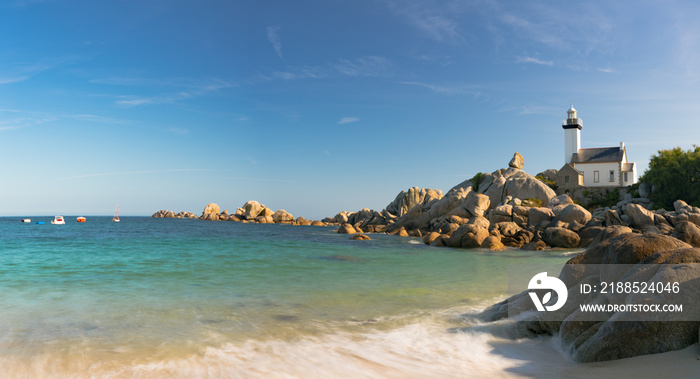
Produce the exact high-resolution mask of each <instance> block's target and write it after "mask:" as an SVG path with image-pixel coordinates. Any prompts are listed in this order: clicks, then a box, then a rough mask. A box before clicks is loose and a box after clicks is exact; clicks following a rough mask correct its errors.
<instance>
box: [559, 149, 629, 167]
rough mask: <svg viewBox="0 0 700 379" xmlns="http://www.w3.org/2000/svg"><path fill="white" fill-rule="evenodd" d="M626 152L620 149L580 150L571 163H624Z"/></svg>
mask: <svg viewBox="0 0 700 379" xmlns="http://www.w3.org/2000/svg"><path fill="white" fill-rule="evenodd" d="M624 154H625V151H624V150H622V149H620V148H619V147H599V148H595V149H579V151H578V153H574V155H573V156H572V157H571V163H597V162H622V158H623V157H624Z"/></svg>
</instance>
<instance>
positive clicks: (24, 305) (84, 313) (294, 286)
mask: <svg viewBox="0 0 700 379" xmlns="http://www.w3.org/2000/svg"><path fill="white" fill-rule="evenodd" d="M51 219H52V217H34V218H33V221H37V220H42V221H45V222H46V224H45V225H37V224H34V223H32V224H23V223H20V221H19V218H0V237H1V240H0V371H1V372H2V377H3V378H5V377H11V378H14V377H17V378H25V377H60V378H63V377H67V378H74V377H127V378H133V377H137V378H140V377H146V378H160V377H168V378H170V377H182V378H193V377H194V378H197V377H201V378H245V377H284V378H335V377H350V378H406V377H421V378H422V377H426V378H427V377H483V376H491V377H493V376H496V377H510V376H520V375H525V376H530V375H538V374H541V373H543V372H541V370H543V369H544V368H546V367H549V369H550V370H551V369H552V367H556V369H557V370H564V371H562V372H565V371H566V370H573V369H575V368H576V367H577V366H576V364H574V363H572V362H570V360H568V358H567V356H566V354H565V353H562V352H559V351H558V349H557V347H556V346H557V344H556V342H555V341H554V340H553V339H551V338H550V339H541V340H532V341H509V340H506V339H501V338H498V337H496V336H495V335H494V334H492V333H490V332H489V330H488V329H489V328H492V327H493V326H485V325H479V323H478V322H477V321H475V320H474V319H472V318H469V317H464V316H462V315H464V314H467V315H468V314H474V313H476V312H478V311H479V310H481V309H483V308H484V307H485V306H487V305H490V304H492V303H494V302H496V301H499V300H501V299H503V298H505V296H506V292H507V285H508V279H507V275H508V274H507V272H508V266H509V265H512V264H514V263H517V262H521V261H523V260H527V261H528V262H529V263H532V262H540V261H541V262H543V263H547V264H563V263H564V262H565V261H566V260H567V259H568V258H570V254H569V252H566V251H550V252H545V253H542V252H537V253H535V252H523V251H517V250H512V251H511V250H509V251H504V252H499V253H492V252H488V251H484V250H479V249H476V250H465V249H451V248H433V247H430V246H426V245H424V244H423V243H422V242H421V241H420V240H419V239H415V238H401V237H395V236H389V235H371V237H372V240H371V241H353V240H350V239H349V236H347V235H340V234H337V233H334V229H335V228H333V227H313V226H289V225H260V224H242V223H235V222H208V221H200V220H183V219H152V218H148V217H123V218H122V220H121V222H120V223H114V222H112V221H111V218H109V217H89V218H88V220H87V222H86V223H77V222H75V217H66V225H51V224H50V220H51ZM541 361H547V362H550V363H547V365H550V366H551V365H554V366H551V367H550V366H547V365H545V366H542V364H543V363H541Z"/></svg>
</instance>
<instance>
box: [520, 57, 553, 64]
mask: <svg viewBox="0 0 700 379" xmlns="http://www.w3.org/2000/svg"><path fill="white" fill-rule="evenodd" d="M515 63H534V64H539V65H543V66H554V62H553V61H544V60H541V59H539V58H534V57H518V58H517V59H516V60H515Z"/></svg>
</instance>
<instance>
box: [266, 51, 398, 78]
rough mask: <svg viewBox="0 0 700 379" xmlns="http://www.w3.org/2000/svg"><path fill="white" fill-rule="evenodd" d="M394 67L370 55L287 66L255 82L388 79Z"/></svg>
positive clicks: (378, 57) (382, 58)
mask: <svg viewBox="0 0 700 379" xmlns="http://www.w3.org/2000/svg"><path fill="white" fill-rule="evenodd" d="M393 70H394V65H393V64H392V63H391V62H390V61H389V60H388V59H386V58H384V57H381V56H377V55H371V56H365V57H359V58H355V59H344V58H343V59H338V60H337V61H336V62H333V63H330V64H326V65H323V66H308V65H307V66H289V67H286V68H285V69H284V70H278V71H273V72H272V73H271V74H268V75H260V76H258V77H257V78H256V80H264V81H271V80H289V81H291V80H300V79H324V78H330V77H338V76H369V77H372V76H373V77H389V76H392V75H393Z"/></svg>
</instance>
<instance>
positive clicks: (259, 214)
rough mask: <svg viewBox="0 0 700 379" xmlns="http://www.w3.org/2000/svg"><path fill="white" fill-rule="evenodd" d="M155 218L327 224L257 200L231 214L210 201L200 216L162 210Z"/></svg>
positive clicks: (155, 214)
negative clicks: (274, 208) (295, 216)
mask: <svg viewBox="0 0 700 379" xmlns="http://www.w3.org/2000/svg"><path fill="white" fill-rule="evenodd" d="M152 217H154V218H199V219H201V220H207V221H235V222H244V223H250V222H255V223H260V224H272V223H278V224H280V223H281V224H290V225H314V226H325V225H326V224H325V223H323V222H320V221H311V220H307V219H306V218H304V217H298V218H297V219H294V216H292V215H291V214H290V213H289V212H287V211H285V210H284V209H280V210H278V211H277V212H274V211H272V209H270V208H268V207H266V206H264V205H262V204H260V203H258V202H257V201H255V200H251V201H248V202H246V203H245V204H244V205H243V207H242V208H237V209H236V211H235V213H234V214H229V213H228V211H226V210H223V211H221V208H220V207H219V206H218V205H217V204H215V203H209V204H207V205H206V206H205V207H204V211H203V212H202V215H201V216H200V217H197V215H195V214H194V213H192V212H180V213H177V214H175V213H174V212H172V211H167V210H160V211H158V212H156V213H154V214H153V215H152Z"/></svg>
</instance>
